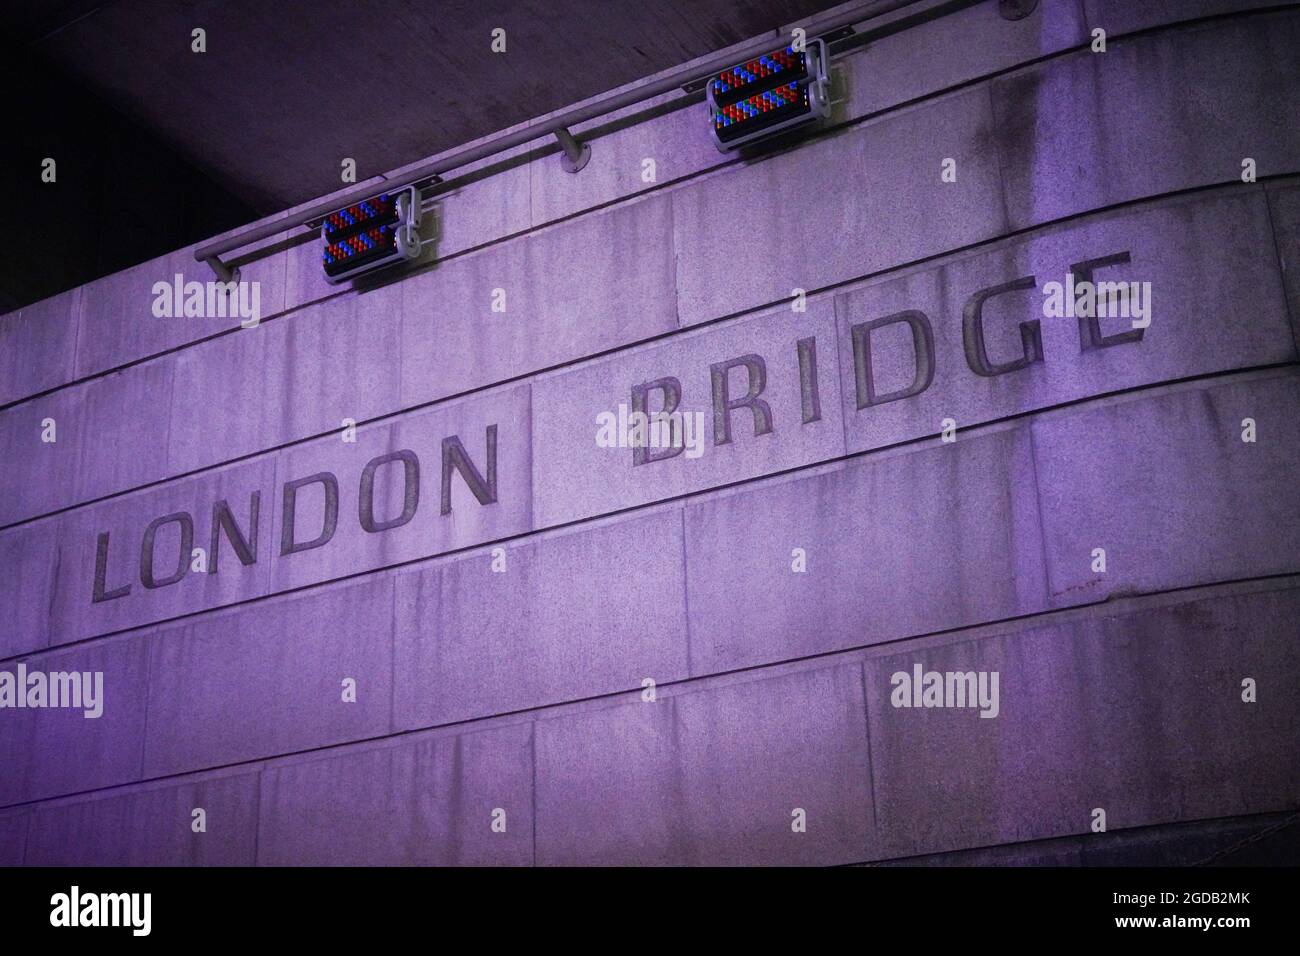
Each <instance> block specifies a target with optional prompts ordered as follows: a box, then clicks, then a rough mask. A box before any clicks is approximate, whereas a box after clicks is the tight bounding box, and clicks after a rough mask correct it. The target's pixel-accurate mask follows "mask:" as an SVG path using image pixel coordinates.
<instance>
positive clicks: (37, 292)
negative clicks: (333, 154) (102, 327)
mask: <svg viewBox="0 0 1300 956" xmlns="http://www.w3.org/2000/svg"><path fill="white" fill-rule="evenodd" d="M0 81H2V82H3V84H4V86H3V90H4V99H3V103H4V114H3V115H4V120H3V121H4V127H5V128H4V132H3V135H2V136H0V167H2V168H0V237H2V241H3V245H2V246H0V249H2V250H3V253H2V254H0V312H10V311H13V310H14V309H17V308H20V307H22V306H24V305H27V304H29V303H31V302H35V301H38V300H40V299H44V298H47V297H49V296H51V295H55V294H56V293H59V292H62V291H64V290H66V289H71V288H73V287H75V286H78V285H81V284H83V283H85V282H89V281H91V280H92V279H97V278H99V277H100V276H104V275H108V274H109V273H112V272H117V271H119V270H121V269H125V268H128V267H130V266H133V265H136V264H137V263H140V262H144V261H145V260H148V259H152V258H155V257H156V256H160V255H164V254H166V253H167V252H170V251H172V250H173V249H176V248H179V247H181V246H185V245H188V244H190V243H193V242H197V241H199V240H201V239H205V238H207V237H209V236H212V235H214V234H216V233H219V232H223V231H225V230H227V229H232V228H234V227H236V226H239V225H242V224H244V223H247V222H251V221H253V220H255V219H258V218H260V217H261V216H262V215H264V214H265V211H259V210H255V209H253V208H250V207H249V206H247V205H246V204H245V203H244V202H242V201H241V200H239V199H236V198H235V197H234V196H232V195H231V194H230V193H229V192H227V191H226V190H225V189H223V188H222V187H221V186H219V185H217V184H216V183H214V182H213V181H212V180H210V179H209V178H207V177H206V176H205V175H203V174H202V173H201V172H200V171H199V170H198V169H196V168H195V167H194V166H192V165H191V164H190V163H189V162H187V161H186V160H185V159H184V158H183V157H182V156H180V155H179V154H178V153H176V152H174V151H173V150H171V149H170V148H169V147H167V146H166V145H165V144H163V143H162V142H160V141H159V140H158V139H157V138H156V137H154V136H153V135H151V134H150V133H148V132H147V131H145V130H144V129H142V128H140V127H139V126H136V125H135V124H133V123H131V122H130V121H128V120H127V119H126V118H125V117H123V116H122V115H121V114H119V113H116V112H114V111H113V110H111V109H110V108H109V107H108V106H106V105H105V104H104V103H103V102H102V101H101V100H100V99H98V98H97V97H95V96H93V95H92V94H91V93H90V92H89V91H87V90H86V89H84V88H81V87H79V86H77V85H76V84H75V83H74V82H72V81H71V80H69V79H67V78H66V77H64V76H63V75H61V74H60V73H59V72H58V71H56V70H55V69H53V68H52V67H50V66H48V65H47V64H45V63H44V62H43V61H42V60H41V59H40V58H39V56H38V55H37V54H35V53H34V52H32V51H31V50H30V49H28V48H25V47H10V46H3V45H0ZM46 158H51V159H53V160H54V161H55V167H54V173H55V181H54V182H43V181H42V178H41V175H42V164H43V162H44V160H45V159H46ZM268 211H273V210H268Z"/></svg>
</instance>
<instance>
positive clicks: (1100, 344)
mask: <svg viewBox="0 0 1300 956" xmlns="http://www.w3.org/2000/svg"><path fill="white" fill-rule="evenodd" d="M1128 261H1129V254H1128V252H1120V253H1116V254H1113V255H1108V256H1103V257H1101V258H1097V259H1090V260H1087V261H1084V262H1079V263H1075V264H1074V265H1072V266H1071V267H1070V273H1071V274H1072V275H1073V276H1074V277H1075V279H1076V281H1077V282H1080V283H1082V282H1091V280H1092V275H1093V271H1094V270H1096V269H1099V268H1102V267H1106V266H1113V265H1119V264H1123V263H1127V262H1128ZM1033 288H1035V279H1034V277H1033V276H1025V277H1022V278H1019V279H1013V280H1011V281H1010V282H1005V283H1002V284H1000V285H995V286H990V287H988V288H985V289H980V290H979V291H977V292H975V293H974V294H973V295H971V296H970V298H969V299H967V300H966V304H965V307H964V308H963V310H962V342H963V347H964V351H965V357H966V364H967V365H968V366H969V368H970V370H971V371H972V372H974V373H975V374H976V375H980V376H984V377H990V378H991V377H995V376H999V375H1006V374H1009V373H1012V372H1017V371H1019V370H1021V369H1025V368H1028V367H1029V366H1031V365H1033V364H1035V363H1038V362H1043V361H1044V353H1043V340H1042V334H1041V331H1040V327H1039V322H1038V320H1037V319H1034V320H1029V321H1024V322H1021V323H1020V340H1021V350H1022V354H1021V355H1020V357H1019V358H1015V359H1012V360H1010V361H1006V362H1001V363H995V362H993V361H992V360H991V359H990V358H989V355H988V351H987V349H986V347H985V341H984V306H985V304H986V303H987V302H988V301H989V300H990V299H992V298H994V297H996V296H1000V295H1004V294H1007V293H1011V292H1017V291H1024V290H1029V289H1033ZM1083 311H1084V312H1086V313H1087V314H1079V315H1077V316H1076V318H1077V320H1078V326H1079V347H1080V351H1081V352H1088V351H1091V350H1094V349H1102V348H1110V347H1112V346H1116V345H1124V344H1128V343H1136V342H1140V341H1141V340H1142V336H1143V331H1144V329H1143V328H1133V329H1131V330H1128V331H1124V332H1118V333H1114V334H1111V335H1103V334H1102V331H1101V326H1100V323H1099V321H1098V316H1097V314H1096V312H1095V311H1094V310H1083ZM893 325H899V326H905V327H906V328H907V329H908V330H909V331H910V334H911V338H912V347H913V350H914V356H915V375H914V377H913V380H912V382H911V383H910V384H908V385H906V386H905V387H903V388H900V389H897V390H895V391H892V392H886V393H883V394H882V393H879V392H878V391H877V390H876V386H875V381H874V373H873V371H872V358H871V343H872V337H873V335H875V334H876V333H877V331H878V330H880V329H883V328H886V327H888V326H893ZM851 333H852V343H853V368H854V390H855V394H856V404H857V408H858V409H860V410H861V409H866V408H871V407H873V406H877V405H884V404H886V403H889V402H897V401H901V400H903V399H908V398H913V397H915V396H917V395H920V394H921V393H922V392H924V391H925V390H926V389H927V388H929V387H930V384H931V383H932V382H933V380H934V373H935V357H934V332H933V329H932V326H931V324H930V319H929V317H928V316H927V315H926V314H925V313H924V312H921V311H918V310H915V309H911V310H907V311H903V312H896V313H894V314H892V315H887V316H884V317H882V318H878V319H873V320H871V321H868V322H862V323H859V324H857V325H854V326H853V327H852V329H851ZM796 347H797V353H798V368H799V384H800V396H801V406H802V420H803V424H805V425H806V424H809V423H811V422H815V421H819V420H820V419H821V395H820V390H819V387H818V382H817V343H816V339H815V337H809V338H804V339H800V340H798V342H797V343H796ZM738 368H743V369H745V373H746V374H747V377H748V388H747V390H746V392H745V394H744V395H742V396H739V397H735V396H733V395H732V394H731V390H730V383H729V376H730V373H731V371H732V370H733V369H738ZM710 373H711V374H710V378H711V382H712V393H713V394H712V408H713V444H714V445H715V446H720V445H727V444H730V443H731V442H732V440H733V429H732V417H733V415H734V414H735V413H736V412H738V411H740V410H742V409H748V410H749V411H750V413H751V414H752V416H753V422H754V434H755V435H756V436H760V435H766V434H770V433H771V432H773V430H774V423H773V418H772V410H771V407H770V406H769V404H768V403H767V402H766V401H764V400H763V398H762V395H763V392H764V390H765V389H766V387H767V363H766V362H765V360H764V359H763V357H762V356H759V355H755V354H749V355H742V356H738V357H736V358H733V359H729V360H727V361H725V362H719V363H716V364H714V365H712V366H711V367H710ZM652 392H657V393H658V394H659V396H660V398H661V400H662V408H661V409H660V410H659V412H661V413H663V414H671V413H672V412H674V411H675V410H676V409H677V407H678V405H679V403H680V402H681V398H682V387H681V382H680V380H678V379H677V378H674V377H672V376H665V377H663V378H658V379H655V380H653V381H649V382H643V383H641V384H639V385H634V386H633V387H632V390H631V393H632V408H633V410H634V411H638V412H641V413H642V414H649V410H648V405H649V401H650V399H649V396H650V394H651V393H652ZM485 438H486V450H485V454H484V456H483V464H484V469H483V470H482V471H480V469H479V467H478V466H477V465H476V463H475V462H474V461H473V459H472V458H471V457H470V455H469V453H468V452H467V451H466V449H465V447H464V445H463V444H462V443H461V440H460V438H459V437H458V436H456V435H451V436H449V437H447V438H444V439H443V440H442V445H441V452H442V461H441V471H440V479H441V484H440V488H439V492H440V495H439V497H440V512H439V513H440V515H441V516H442V517H446V516H448V515H450V514H451V511H452V483H453V478H454V476H455V475H456V474H459V475H460V478H461V480H462V481H463V482H464V483H465V485H466V486H467V487H468V489H469V491H470V492H471V493H472V494H473V496H474V498H475V499H476V500H477V501H478V503H479V505H480V506H486V505H492V504H496V503H497V485H498V483H497V425H496V424H490V425H488V426H487V428H486V433H485ZM683 450H684V446H683V445H681V444H678V445H676V446H673V445H671V444H669V445H668V446H667V447H664V448H662V449H656V448H653V447H650V446H648V445H645V444H641V445H637V446H634V447H633V448H632V455H631V463H630V467H639V466H642V465H646V464H650V463H652V462H656V461H663V460H666V459H669V458H674V457H677V456H679V455H681V454H682V452H683ZM398 465H400V466H401V469H402V481H403V487H404V491H403V494H402V495H401V511H400V512H399V513H398V514H396V515H395V516H392V517H388V518H382V519H381V518H377V517H376V515H375V479H376V474H377V472H378V471H379V469H381V468H384V467H385V466H392V467H394V468H396V467H397V466H398ZM420 473H421V462H420V459H419V456H418V455H417V454H416V453H415V452H414V451H412V450H409V449H403V450H400V451H394V452H389V453H387V454H384V455H380V456H378V457H376V458H372V459H371V460H370V461H369V462H367V463H366V465H365V467H364V468H363V469H362V470H361V474H360V476H359V478H358V486H359V494H358V507H357V515H356V520H357V521H358V522H359V524H360V526H361V529H362V530H363V531H365V532H366V533H369V534H383V533H384V532H387V531H392V530H393V529H395V528H400V527H402V526H403V525H406V524H408V523H409V522H410V521H411V520H412V519H413V518H414V517H415V515H416V511H417V509H418V508H419V505H420V484H421V479H420ZM310 485H317V486H319V487H320V489H321V493H318V494H313V496H312V499H313V500H318V501H319V502H320V508H321V513H320V515H319V518H318V521H319V527H320V529H321V530H320V533H319V534H317V535H316V536H315V537H312V538H310V539H307V540H299V538H298V531H299V528H300V527H303V526H304V525H305V522H304V520H303V518H304V516H303V515H302V514H300V513H299V512H300V510H301V509H300V502H299V492H300V490H301V489H303V488H305V487H307V486H310ZM280 505H281V509H282V510H281V514H282V515H283V518H282V520H281V534H280V542H279V555H280V557H281V558H290V557H292V556H293V555H295V554H301V553H303V552H305V551H311V550H314V549H316V548H322V547H324V546H326V545H327V544H329V543H330V541H331V540H332V539H333V538H334V535H335V531H336V530H337V528H338V521H339V479H338V477H337V476H336V475H335V474H333V473H332V472H328V471H323V472H318V473H316V474H312V475H307V476H305V477H301V478H295V479H292V480H290V481H286V482H285V483H284V484H283V486H282V488H281V497H280ZM260 512H261V492H260V491H254V492H253V493H252V494H251V496H250V498H249V502H248V510H247V518H246V520H245V521H244V522H243V524H242V525H241V523H240V521H239V520H238V519H237V518H236V516H235V513H234V510H233V509H232V508H231V506H230V504H229V502H228V501H226V500H225V499H222V500H219V501H217V502H215V503H214V504H213V505H212V508H211V512H210V521H209V524H208V526H207V528H205V529H204V530H206V531H207V532H208V538H207V540H208V542H209V544H210V552H209V556H208V560H207V562H206V568H205V569H204V570H205V571H206V573H207V574H217V573H218V571H219V569H220V566H221V565H220V548H221V541H222V538H223V537H224V538H225V539H226V540H227V541H228V542H229V543H230V546H231V547H232V548H233V549H234V552H235V556H236V557H237V558H238V560H239V562H240V563H241V564H242V565H245V566H247V565H252V564H256V562H257V553H258V549H257V540H258V529H259V518H260ZM172 525H174V526H175V528H176V532H175V533H173V532H170V531H169V532H168V535H167V539H168V540H169V541H170V540H171V539H173V538H174V539H175V540H176V552H175V554H176V557H175V559H172V558H171V557H170V554H171V553H172V552H171V550H170V545H169V546H168V555H167V556H166V557H163V558H162V561H163V565H164V569H165V570H164V572H163V573H162V574H159V572H158V569H157V561H158V559H159V555H158V554H156V551H157V541H158V537H159V532H160V531H162V529H164V528H167V527H168V526H172ZM311 526H312V527H313V528H314V527H316V526H317V523H316V521H313V522H312V523H311ZM194 540H195V522H194V516H193V515H192V514H190V513H189V512H188V511H177V512H173V513H171V514H166V515H162V516H161V517H158V518H155V519H154V520H153V521H151V522H150V523H149V524H148V526H147V527H145V529H144V531H143V533H142V534H141V536H140V544H139V566H138V567H139V583H140V584H141V585H142V586H143V587H144V588H145V589H146V590H156V589H158V588H165V587H168V586H170V585H174V584H176V583H178V582H179V581H181V580H182V579H183V578H184V577H185V576H186V575H187V574H189V573H191V572H192V567H191V559H192V554H193V545H194ZM109 554H110V538H109V533H108V532H107V531H105V532H101V533H100V534H99V536H98V541H97V544H96V550H95V576H94V588H93V594H92V598H91V600H92V603H100V602H103V601H112V600H114V599H117V598H122V597H125V596H126V595H128V594H130V593H131V591H132V587H133V583H132V582H126V583H121V584H118V585H116V586H110V584H109V581H110V579H113V580H117V581H120V580H122V572H121V571H117V572H116V574H114V573H113V572H112V571H111V570H110V567H109V565H110V560H109Z"/></svg>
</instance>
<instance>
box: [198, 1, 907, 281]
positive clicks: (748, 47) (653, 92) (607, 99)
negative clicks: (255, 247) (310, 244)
mask: <svg viewBox="0 0 1300 956" xmlns="http://www.w3.org/2000/svg"><path fill="white" fill-rule="evenodd" d="M916 2H918V0H869V2H866V3H859V4H856V5H855V6H853V7H851V8H849V9H847V10H841V11H839V12H838V13H834V14H829V15H823V16H818V17H811V18H809V20H808V21H807V22H805V23H803V24H792V25H791V27H790V29H793V28H794V27H795V26H802V28H803V29H804V30H805V31H806V32H807V34H808V38H809V39H813V38H814V37H816V36H819V35H824V34H827V33H832V32H834V31H835V30H840V29H843V28H844V27H848V26H852V25H853V24H855V23H860V22H862V21H863V20H869V19H872V18H874V17H879V16H883V15H884V14H887V13H890V12H892V11H894V10H897V9H899V8H901V7H905V6H908V5H909V4H912V3H916ZM779 32H785V31H779ZM772 42H773V36H772V35H771V34H768V35H765V36H761V37H755V38H754V39H753V40H751V41H750V42H748V43H746V44H744V45H743V46H741V47H739V48H732V49H730V50H725V51H723V52H721V53H718V54H715V55H714V56H711V57H709V58H708V59H705V60H703V61H698V60H697V61H692V62H691V63H688V64H686V65H684V66H682V67H679V68H678V69H676V70H673V71H672V72H670V73H668V74H666V75H664V76H662V77H660V78H659V79H657V80H655V81H654V82H653V83H647V84H644V85H641V86H637V87H635V88H634V89H630V90H624V91H623V92H621V93H612V94H609V95H607V96H602V97H599V98H598V99H596V100H594V101H593V102H591V103H588V104H586V105H584V106H579V107H575V108H574V109H571V110H566V111H565V112H563V113H560V114H558V115H556V116H553V117H551V118H550V119H547V120H545V121H544V122H541V123H538V124H536V125H529V126H525V127H524V128H523V129H518V130H515V131H513V132H509V133H498V134H496V135H494V136H490V137H488V138H487V139H485V140H483V141H482V142H479V143H475V144H472V145H470V146H462V147H458V148H455V149H450V150H446V151H445V152H442V153H439V154H438V155H436V156H434V157H433V158H432V159H429V160H428V161H427V162H424V163H421V164H420V165H419V166H416V167H415V168H414V169H410V170H406V171H405V172H404V173H403V174H402V175H401V176H399V177H396V178H394V180H393V181H392V187H391V188H394V189H399V188H403V187H405V186H410V185H412V184H414V183H418V182H422V181H428V180H432V179H433V178H435V177H438V176H440V175H441V174H442V173H445V172H449V171H451V170H453V169H458V168H460V167H461V166H467V165H469V164H470V163H474V162H477V161H478V160H480V159H485V158H487V157H489V156H495V155H496V154H498V153H504V152H506V151H507V150H511V149H514V148H515V147H516V146H521V145H523V144H524V143H527V142H530V141H532V140H535V139H541V138H542V137H545V136H551V135H554V136H556V138H557V139H559V141H560V143H561V145H562V146H566V151H567V144H566V139H567V140H568V141H569V142H572V141H573V137H572V135H571V134H570V133H569V127H571V126H576V125H578V124H579V123H585V122H587V121H588V120H592V119H596V118H597V117H600V116H605V115H607V114H609V113H615V112H617V111H618V110H621V109H624V108H625V107H628V106H632V105H634V104H636V103H641V102H644V101H645V100H648V99H651V98H653V97H656V96H659V95H660V94H663V93H667V92H669V91H670V90H673V89H677V88H680V87H682V86H684V85H686V84H687V83H690V82H691V81H693V80H699V79H702V78H704V77H708V76H711V75H713V74H714V73H718V72H721V71H722V70H724V69H726V68H727V67H729V66H733V65H735V64H736V63H739V62H743V61H745V60H748V59H750V58H752V57H754V56H757V55H759V54H761V53H765V52H767V51H768V50H769V49H770V48H771V46H772ZM375 189H376V186H375V184H373V183H371V184H369V185H366V186H358V187H357V188H356V189H353V190H350V191H349V192H347V193H345V194H344V195H342V196H335V197H334V198H332V199H328V200H324V201H322V202H319V203H315V204H314V205H312V206H309V207H308V208H306V209H301V210H299V211H298V212H295V213H294V214H293V215H292V216H290V217H288V219H287V220H286V219H271V220H269V221H267V222H263V223H262V224H261V225H259V226H254V227H253V228H252V229H248V230H245V231H243V232H239V233H236V234H235V235H233V236H226V237H225V238H222V239H216V240H213V241H212V242H205V243H203V244H202V245H200V246H197V247H196V248H195V249H194V258H195V260H196V261H198V262H206V263H207V264H208V265H209V266H211V267H212V271H213V272H215V273H216V274H217V276H218V278H220V279H221V280H222V281H225V282H229V281H230V280H231V279H232V278H233V273H232V271H231V269H230V267H229V266H227V265H226V264H225V263H224V262H222V261H221V256H222V255H224V254H225V253H227V252H231V251H233V250H235V249H240V248H242V247H244V246H248V245H252V244H253V243H255V242H260V241H261V240H263V239H269V238H271V237H272V236H275V235H278V234H279V233H282V232H284V231H286V230H288V229H292V228H294V227H295V226H303V225H306V224H307V223H309V222H311V221H312V220H318V221H319V220H320V219H321V218H323V217H324V216H327V215H329V214H330V213H332V212H335V211H337V210H339V209H342V208H343V207H345V206H350V205H352V204H353V203H356V202H360V201H361V200H363V199H369V198H370V197H371V196H373V195H374V194H375Z"/></svg>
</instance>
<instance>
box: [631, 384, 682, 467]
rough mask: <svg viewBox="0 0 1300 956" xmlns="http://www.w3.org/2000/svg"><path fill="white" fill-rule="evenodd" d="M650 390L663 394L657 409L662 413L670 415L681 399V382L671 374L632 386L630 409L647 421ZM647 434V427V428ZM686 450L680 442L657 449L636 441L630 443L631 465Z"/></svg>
mask: <svg viewBox="0 0 1300 956" xmlns="http://www.w3.org/2000/svg"><path fill="white" fill-rule="evenodd" d="M651 391H657V392H659V393H661V394H662V395H663V399H664V401H663V406H662V407H661V408H660V409H659V410H658V411H659V413H662V414H664V415H671V414H672V413H673V412H675V411H677V406H678V405H680V404H681V401H682V383H681V382H679V381H678V380H677V379H675V378H673V376H671V375H666V376H664V377H663V378H657V379H655V380H654V381H653V382H642V383H641V384H640V385H633V386H632V411H633V413H636V412H640V413H641V414H642V415H644V416H645V420H646V421H647V422H649V421H650V418H651V412H650V409H649V407H648V406H649V398H648V396H649V394H650V392H651ZM647 434H648V429H647ZM685 450H686V446H685V445H684V444H681V443H675V442H670V443H668V447H667V448H664V449H662V450H657V449H654V448H651V447H650V443H649V442H648V441H647V442H637V443H635V444H633V445H632V467H633V468H635V467H636V466H637V465H644V464H647V463H648V462H652V461H664V460H665V459H667V458H672V457H674V456H676V455H680V454H681V453H682V452H684V451H685Z"/></svg>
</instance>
